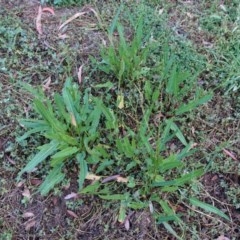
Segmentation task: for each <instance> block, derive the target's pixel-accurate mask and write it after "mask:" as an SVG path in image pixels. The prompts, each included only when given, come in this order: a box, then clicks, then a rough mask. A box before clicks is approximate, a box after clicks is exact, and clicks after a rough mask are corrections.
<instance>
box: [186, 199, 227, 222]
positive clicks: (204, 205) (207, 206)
mask: <svg viewBox="0 0 240 240" xmlns="http://www.w3.org/2000/svg"><path fill="white" fill-rule="evenodd" d="M189 201H190V203H191V204H192V205H194V206H196V207H200V208H202V209H203V210H205V211H207V212H211V213H215V214H217V215H218V216H220V217H222V218H224V219H226V220H228V221H230V219H229V217H228V216H227V215H226V214H225V213H224V212H222V211H221V210H219V209H218V208H216V207H214V206H212V205H210V204H207V203H204V202H202V201H199V200H198V199H196V198H189Z"/></svg>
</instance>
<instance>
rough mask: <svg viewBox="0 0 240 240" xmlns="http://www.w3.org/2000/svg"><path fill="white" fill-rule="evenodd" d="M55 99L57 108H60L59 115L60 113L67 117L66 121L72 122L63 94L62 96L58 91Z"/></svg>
mask: <svg viewBox="0 0 240 240" xmlns="http://www.w3.org/2000/svg"><path fill="white" fill-rule="evenodd" d="M54 101H55V103H56V106H57V109H58V115H60V117H61V118H63V119H65V121H66V122H67V123H70V122H71V118H70V115H69V114H68V113H67V112H66V109H65V105H64V101H63V98H62V96H60V94H58V93H56V94H55V95H54Z"/></svg>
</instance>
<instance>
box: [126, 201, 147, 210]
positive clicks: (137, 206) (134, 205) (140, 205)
mask: <svg viewBox="0 0 240 240" xmlns="http://www.w3.org/2000/svg"><path fill="white" fill-rule="evenodd" d="M127 206H128V207H129V208H132V209H136V210H137V209H143V208H146V207H147V203H144V202H140V201H139V202H134V201H131V202H129V203H128V205H127Z"/></svg>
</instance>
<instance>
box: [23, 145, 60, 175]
mask: <svg viewBox="0 0 240 240" xmlns="http://www.w3.org/2000/svg"><path fill="white" fill-rule="evenodd" d="M57 147H58V142H57V141H52V142H50V143H48V144H46V145H44V146H42V148H41V150H40V152H38V153H37V154H36V155H35V157H34V158H33V159H32V160H31V161H30V162H29V163H28V164H27V165H26V166H25V167H24V168H23V169H22V171H21V172H20V173H19V175H18V179H19V178H20V177H21V175H22V174H23V173H24V172H31V171H32V170H33V169H34V168H35V167H36V166H37V165H38V164H39V163H41V162H42V161H44V160H45V159H46V158H47V157H48V156H50V155H51V154H52V153H54V152H55V151H56V150H57Z"/></svg>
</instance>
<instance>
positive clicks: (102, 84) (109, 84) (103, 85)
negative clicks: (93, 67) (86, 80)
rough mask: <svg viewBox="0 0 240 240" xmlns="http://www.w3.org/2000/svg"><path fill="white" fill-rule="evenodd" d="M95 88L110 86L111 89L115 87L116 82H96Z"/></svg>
mask: <svg viewBox="0 0 240 240" xmlns="http://www.w3.org/2000/svg"><path fill="white" fill-rule="evenodd" d="M93 87H94V88H108V89H111V88H113V87H114V84H113V83H112V82H109V81H108V82H105V83H100V84H96V85H94V86H93Z"/></svg>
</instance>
